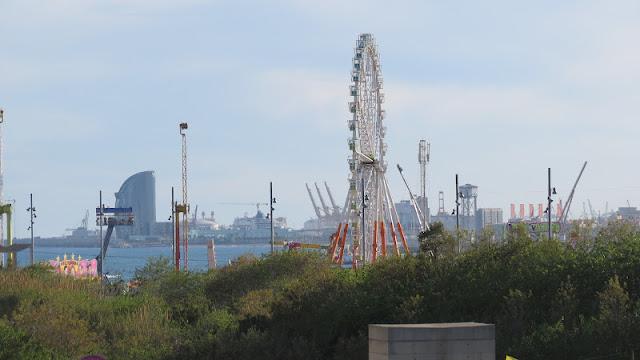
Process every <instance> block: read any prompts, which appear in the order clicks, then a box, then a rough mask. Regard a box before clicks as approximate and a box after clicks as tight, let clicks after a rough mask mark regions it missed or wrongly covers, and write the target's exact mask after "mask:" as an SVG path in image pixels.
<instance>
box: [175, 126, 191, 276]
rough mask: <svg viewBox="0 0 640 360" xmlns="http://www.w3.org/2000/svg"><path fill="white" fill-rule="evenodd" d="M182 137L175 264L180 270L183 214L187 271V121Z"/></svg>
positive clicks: (181, 131) (185, 266)
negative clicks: (180, 191) (180, 199)
mask: <svg viewBox="0 0 640 360" xmlns="http://www.w3.org/2000/svg"><path fill="white" fill-rule="evenodd" d="M179 128H180V137H181V138H182V204H176V205H175V214H176V216H175V231H176V244H175V265H176V271H180V214H182V239H183V247H184V266H183V269H184V270H185V271H188V270H189V200H188V197H187V194H188V191H187V134H186V133H185V131H186V130H187V129H188V128H189V125H188V124H187V123H180V125H179Z"/></svg>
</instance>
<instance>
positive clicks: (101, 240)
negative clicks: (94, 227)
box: [98, 190, 104, 277]
mask: <svg viewBox="0 0 640 360" xmlns="http://www.w3.org/2000/svg"><path fill="white" fill-rule="evenodd" d="M103 213H104V207H103V206H102V190H100V214H98V219H99V220H98V221H99V222H100V263H99V264H98V265H99V266H98V272H99V274H98V275H100V277H102V265H103V264H104V252H103V250H102V249H104V239H103V238H102V221H103V219H102V215H103Z"/></svg>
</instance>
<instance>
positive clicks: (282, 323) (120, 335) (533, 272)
mask: <svg viewBox="0 0 640 360" xmlns="http://www.w3.org/2000/svg"><path fill="white" fill-rule="evenodd" d="M421 238H422V244H421V249H422V250H423V251H425V253H423V255H420V256H416V257H408V258H392V259H388V260H386V261H380V262H378V263H377V264H376V265H374V266H369V267H367V268H366V269H363V270H358V271H356V272H354V271H351V270H341V269H337V268H335V267H332V266H331V265H330V264H329V263H328V262H327V261H326V260H325V258H324V257H320V256H318V255H314V254H305V253H283V254H278V255H274V256H268V257H264V258H261V259H256V258H253V257H244V258H241V259H239V260H238V261H237V262H235V263H234V264H232V265H230V266H228V267H226V268H224V269H220V270H216V271H211V272H209V273H206V274H184V273H175V272H173V271H171V269H170V266H169V265H170V264H169V262H168V261H167V260H166V259H155V260H152V261H150V262H149V263H148V265H147V266H146V267H145V268H143V269H140V270H139V271H138V272H137V277H138V278H139V279H140V281H141V282H142V286H141V287H140V288H139V289H137V291H128V292H124V291H123V289H124V288H123V287H122V285H114V286H112V287H110V288H107V289H101V288H100V285H99V283H97V282H95V281H93V282H92V281H85V280H73V279H70V278H65V277H60V276H56V275H54V274H51V273H49V272H47V271H46V269H43V268H37V267H36V268H28V269H23V270H20V271H17V272H15V271H14V272H9V271H0V359H51V358H53V359H57V358H60V359H67V358H79V357H80V356H81V355H85V354H90V353H92V354H103V355H104V356H106V357H107V358H110V359H183V358H205V359H206V358H211V359H366V357H367V324H369V323H402V322H412V323H420V322H454V321H478V322H487V323H495V324H496V332H497V334H496V335H497V352H498V354H502V358H504V355H503V354H505V353H509V354H511V355H513V356H516V357H518V358H522V359H550V358H566V359H582V358H587V357H597V356H604V355H611V354H617V355H618V356H619V358H629V357H630V354H631V351H632V350H636V351H637V350H639V349H640V346H639V345H638V344H640V232H639V231H638V229H637V228H636V227H633V226H629V225H626V224H612V225H611V226H609V227H607V228H605V229H603V230H602V231H600V233H599V234H597V235H596V236H590V237H589V238H586V237H585V238H584V239H581V240H580V241H577V242H576V246H575V248H573V247H569V246H566V245H564V244H562V243H559V242H557V241H554V240H542V241H538V242H534V241H532V240H531V239H529V238H528V236H527V234H526V231H518V229H514V231H513V232H512V233H511V234H510V235H509V236H508V240H507V241H506V242H505V243H503V244H500V245H497V244H494V243H492V242H491V241H490V238H491V236H490V234H488V235H485V236H483V237H482V238H483V240H482V241H479V242H478V243H477V244H476V245H474V246H472V247H471V248H470V249H469V250H468V251H466V252H464V253H462V254H458V253H457V244H456V243H455V236H451V234H447V233H446V232H445V231H444V230H443V229H441V228H439V227H438V226H434V227H433V230H432V231H431V232H430V233H428V234H423V236H422V237H421ZM607 358H608V359H613V358H614V357H607Z"/></svg>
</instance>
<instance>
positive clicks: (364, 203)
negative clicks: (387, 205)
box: [361, 178, 376, 265]
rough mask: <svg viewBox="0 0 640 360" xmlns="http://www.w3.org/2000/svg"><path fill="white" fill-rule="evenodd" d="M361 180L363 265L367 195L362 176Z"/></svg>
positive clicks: (364, 257) (365, 259)
mask: <svg viewBox="0 0 640 360" xmlns="http://www.w3.org/2000/svg"><path fill="white" fill-rule="evenodd" d="M361 182H362V183H361V185H362V265H364V264H365V263H366V262H367V242H366V241H365V237H366V234H367V231H366V229H365V221H364V219H365V216H364V211H365V209H366V208H367V204H366V201H367V200H368V196H367V195H366V194H365V193H364V178H362V181H361ZM372 251H376V249H373V250H372Z"/></svg>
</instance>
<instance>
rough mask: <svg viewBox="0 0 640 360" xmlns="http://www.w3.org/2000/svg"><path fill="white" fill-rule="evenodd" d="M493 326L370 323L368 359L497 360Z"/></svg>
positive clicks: (472, 323) (470, 323)
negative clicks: (495, 359)
mask: <svg viewBox="0 0 640 360" xmlns="http://www.w3.org/2000/svg"><path fill="white" fill-rule="evenodd" d="M494 358H495V326H494V325H493V324H481V323H474V322H467V323H441V324H371V325H369V359H375V360H416V359H427V360H452V359H456V360H457V359H474V360H475V359H477V360H484V359H494Z"/></svg>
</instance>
